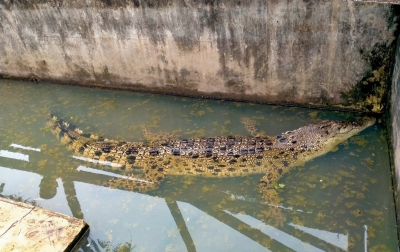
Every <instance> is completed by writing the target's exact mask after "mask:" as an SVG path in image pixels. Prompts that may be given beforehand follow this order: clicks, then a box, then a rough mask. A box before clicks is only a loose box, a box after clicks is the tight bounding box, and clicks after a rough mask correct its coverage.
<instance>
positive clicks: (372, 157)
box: [0, 80, 397, 251]
mask: <svg viewBox="0 0 400 252" xmlns="http://www.w3.org/2000/svg"><path fill="white" fill-rule="evenodd" d="M0 101H1V102H0V150H1V151H0V154H1V155H0V156H2V157H0V193H1V194H2V195H4V196H8V197H13V198H19V199H21V200H25V201H28V202H34V203H36V204H38V205H39V206H42V207H44V208H47V209H51V210H54V211H58V212H62V213H65V214H68V215H73V216H75V217H78V218H83V219H85V221H86V222H87V223H88V224H89V225H90V227H91V231H90V236H89V238H88V240H87V241H86V244H85V245H84V246H83V247H82V248H81V249H80V250H81V251H131V250H132V251H186V250H190V251H194V250H197V251H397V235H396V226H395V219H394V203H393V198H392V186H391V178H390V167H389V159H388V153H387V152H388V149H387V143H386V139H385V136H384V131H383V127H382V126H381V125H378V124H376V125H374V126H373V127H370V128H368V129H367V130H365V131H363V132H362V133H361V134H360V135H358V136H355V137H352V138H351V139H349V140H348V141H347V142H345V143H343V144H341V145H340V146H339V148H338V149H337V150H336V151H335V152H331V153H328V154H326V155H324V156H322V157H319V158H316V159H314V160H312V161H310V162H308V163H306V164H305V165H304V166H302V167H296V168H293V169H292V170H291V172H289V173H288V174H286V175H284V176H283V178H282V179H281V180H280V182H281V183H284V184H285V185H286V186H285V188H284V189H280V190H279V204H277V205H274V206H272V205H268V204H265V203H264V202H263V200H262V198H261V195H260V193H259V192H258V190H257V184H258V181H259V179H260V178H261V177H262V176H263V175H262V174H256V175H249V176H246V177H234V178H203V177H194V176H193V177H184V176H167V178H166V179H165V180H164V181H163V183H162V185H161V187H160V188H158V189H157V190H154V191H151V192H149V193H147V194H140V193H136V192H130V191H125V190H119V189H112V188H107V187H105V186H103V184H104V183H105V182H106V181H107V180H109V179H110V176H106V175H102V174H95V173H91V172H87V171H78V168H79V167H89V168H93V169H96V170H99V171H101V170H102V166H101V165H98V164H93V163H88V162H85V161H82V160H76V159H74V158H72V155H73V153H72V152H71V151H69V150H67V149H66V147H65V145H63V144H62V143H61V141H60V140H59V139H57V137H55V136H54V135H53V134H52V133H51V132H49V129H48V128H47V127H46V121H47V120H48V118H49V115H50V114H54V115H57V116H58V117H60V118H64V119H66V120H68V121H70V122H72V123H73V124H75V125H77V126H78V127H79V128H80V129H82V130H83V131H84V132H91V133H98V134H100V135H103V136H105V137H107V138H109V139H117V140H127V141H143V140H144V135H143V129H146V130H147V131H148V132H151V133H153V134H154V137H157V136H160V135H166V134H169V135H174V136H177V137H180V138H191V137H207V136H210V137H211V136H217V135H225V136H226V135H249V132H248V130H249V124H250V126H255V127H256V128H257V129H258V130H259V131H262V132H264V133H267V134H268V135H276V134H279V133H281V132H284V131H288V130H292V129H296V128H298V127H301V126H304V125H307V124H310V123H312V122H317V121H320V120H323V119H352V118H353V116H354V115H352V114H346V113H339V112H329V111H317V110H310V109H300V108H287V107H276V106H265V105H255V104H249V103H239V102H223V101H212V100H201V99H190V98H183V97H172V96H162V95H154V94H142V93H132V92H121V91H110V90H99V89H90V88H81V87H74V86H60V85H50V84H31V83H25V82H16V81H9V80H0ZM246 125H247V127H246ZM13 144H16V145H13ZM17 145H21V146H24V147H31V148H35V149H22V148H20V147H18V146H17ZM14 146H16V147H14ZM39 149H40V152H39V151H38V150H39ZM112 172H113V173H114V174H116V175H118V174H119V175H121V174H122V175H123V174H124V171H123V170H120V169H119V168H114V170H113V171H112ZM118 249H119V250H118Z"/></svg>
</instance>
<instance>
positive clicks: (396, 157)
mask: <svg viewBox="0 0 400 252" xmlns="http://www.w3.org/2000/svg"><path fill="white" fill-rule="evenodd" d="M390 121H391V130H390V132H391V133H392V139H391V140H392V141H391V144H392V147H393V161H394V170H395V172H394V174H393V175H394V177H395V178H394V180H395V186H396V187H397V188H394V189H395V190H396V189H397V190H396V195H397V197H396V205H397V210H398V211H399V209H400V200H399V195H400V40H398V41H397V50H396V58H395V66H394V70H393V77H392V89H391V106H390ZM388 126H389V128H390V125H388ZM397 216H398V218H397V219H398V220H400V213H399V212H398V213H397ZM398 229H399V230H400V227H398Z"/></svg>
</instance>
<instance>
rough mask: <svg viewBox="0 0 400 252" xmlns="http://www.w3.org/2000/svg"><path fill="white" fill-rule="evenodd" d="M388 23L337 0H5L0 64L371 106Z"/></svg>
mask: <svg viewBox="0 0 400 252" xmlns="http://www.w3.org/2000/svg"><path fill="white" fill-rule="evenodd" d="M396 27H397V20H396V18H395V12H394V9H393V7H392V6H390V5H379V4H373V3H357V2H353V1H343V0H329V1H326V0H325V1H309V0H286V1H285V0H279V1H264V0H235V1H232V0H199V1H197V0H196V1H195V0H79V1H78V0H69V1H63V0H30V1H25V0H4V1H1V2H0V74H1V75H3V76H5V77H24V78H30V77H31V76H36V78H38V79H43V80H56V81H60V82H73V83H79V84H91V85H101V86H107V87H118V88H129V89H133V90H148V91H157V92H172V93H178V94H186V95H203V96H212V97H225V98H233V99H245V100H255V101H262V102H274V103H299V104H314V105H323V106H324V105H329V106H331V105H336V106H340V107H347V108H353V109H359V110H366V111H374V112H380V110H381V108H382V102H384V101H382V97H383V95H384V94H385V91H386V87H387V83H388V82H389V79H388V76H390V72H391V69H392V66H391V62H392V61H391V60H390V59H391V57H392V53H393V51H394V47H395V46H394V44H395V43H394V41H395V37H396V36H395V31H396Z"/></svg>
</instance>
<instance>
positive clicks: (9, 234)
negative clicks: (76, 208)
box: [0, 198, 89, 251]
mask: <svg viewBox="0 0 400 252" xmlns="http://www.w3.org/2000/svg"><path fill="white" fill-rule="evenodd" d="M88 231H89V226H88V224H86V223H85V222H84V221H83V220H80V219H77V218H74V217H70V216H67V215H64V214H60V213H56V212H52V211H50V210H46V209H43V208H40V207H35V206H31V205H28V204H25V203H21V202H15V201H12V200H9V199H6V198H0V251H71V250H72V249H73V248H74V247H75V245H76V244H77V243H78V242H79V241H80V239H81V238H82V237H84V236H85V235H86V234H87V233H88Z"/></svg>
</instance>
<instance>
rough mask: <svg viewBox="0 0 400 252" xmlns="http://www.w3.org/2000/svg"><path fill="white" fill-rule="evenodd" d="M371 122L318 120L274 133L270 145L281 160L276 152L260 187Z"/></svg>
mask: <svg viewBox="0 0 400 252" xmlns="http://www.w3.org/2000/svg"><path fill="white" fill-rule="evenodd" d="M374 122H375V120H373V119H363V120H359V121H352V122H349V121H322V122H319V123H315V124H311V125H307V126H304V127H301V128H299V129H296V130H293V131H287V132H284V133H282V134H281V135H278V136H277V137H276V138H275V139H274V140H273V144H272V149H275V150H278V151H279V154H282V155H281V156H282V159H283V161H282V159H279V155H278V156H277V158H276V159H275V161H274V168H275V169H270V170H268V172H267V174H266V175H265V176H264V177H263V178H262V179H261V181H260V182H261V184H262V185H263V187H262V190H264V189H268V188H271V185H272V184H273V183H274V182H276V181H278V179H279V177H280V176H281V175H282V173H285V172H287V171H288V170H289V169H290V168H292V167H295V166H298V165H302V164H304V163H305V162H307V161H309V160H311V159H314V158H316V157H318V156H322V155H324V154H325V153H327V152H329V151H332V150H334V148H335V147H336V146H337V145H338V144H339V143H341V142H343V141H345V140H346V139H348V138H350V137H352V136H354V135H356V134H358V133H359V132H361V131H362V130H364V129H365V128H367V127H369V126H371V125H373V124H374ZM278 171H279V172H278Z"/></svg>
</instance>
